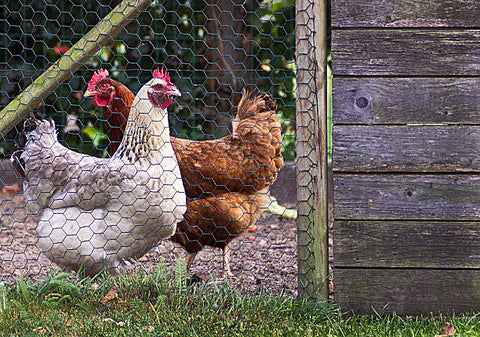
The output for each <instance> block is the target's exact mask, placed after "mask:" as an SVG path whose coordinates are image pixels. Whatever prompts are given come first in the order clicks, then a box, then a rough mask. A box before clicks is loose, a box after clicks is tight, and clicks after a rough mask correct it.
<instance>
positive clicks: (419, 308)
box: [334, 268, 480, 315]
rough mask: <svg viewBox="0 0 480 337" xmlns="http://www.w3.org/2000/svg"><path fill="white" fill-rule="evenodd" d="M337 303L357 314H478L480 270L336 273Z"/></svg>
mask: <svg viewBox="0 0 480 337" xmlns="http://www.w3.org/2000/svg"><path fill="white" fill-rule="evenodd" d="M334 280H335V302H336V303H338V304H340V306H341V308H342V309H343V310H349V309H353V310H354V311H355V313H357V314H371V313H373V310H372V307H374V308H375V309H376V310H377V311H382V309H384V310H385V311H384V312H390V313H391V312H393V311H395V312H396V313H397V314H399V315H420V314H430V312H433V313H438V312H442V313H449V314H452V313H453V312H457V313H459V312H474V311H475V312H476V311H478V303H480V287H479V284H480V270H435V269H434V270H432V269H350V268H348V269H335V272H334Z"/></svg>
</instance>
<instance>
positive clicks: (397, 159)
mask: <svg viewBox="0 0 480 337" xmlns="http://www.w3.org/2000/svg"><path fill="white" fill-rule="evenodd" d="M332 136H333V137H332V138H333V167H334V170H335V171H357V172H382V171H384V172H460V171H464V172H479V171H480V126H464V125H428V126H422V125H408V126H377V125H375V126H334V127H333V135H332Z"/></svg>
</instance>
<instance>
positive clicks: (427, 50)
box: [332, 29, 480, 77]
mask: <svg viewBox="0 0 480 337" xmlns="http://www.w3.org/2000/svg"><path fill="white" fill-rule="evenodd" d="M479 40H480V30H478V29H469V30H426V29H425V30H424V29H405V30H403V29H402V30H385V29H384V30H378V29H352V30H334V31H333V32H332V69H333V75H334V76H338V75H348V76H371V75H375V76H392V75H395V76H410V75H415V76H445V77H446V76H452V75H454V76H480V48H478V41H479Z"/></svg>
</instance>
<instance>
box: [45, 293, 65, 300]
mask: <svg viewBox="0 0 480 337" xmlns="http://www.w3.org/2000/svg"><path fill="white" fill-rule="evenodd" d="M62 296H63V295H62V294H59V293H50V294H47V295H45V299H46V300H48V299H49V298H62Z"/></svg>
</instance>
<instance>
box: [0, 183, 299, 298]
mask: <svg viewBox="0 0 480 337" xmlns="http://www.w3.org/2000/svg"><path fill="white" fill-rule="evenodd" d="M288 177H289V178H285V177H283V178H282V177H281V178H279V179H280V181H278V182H277V184H276V186H274V188H273V189H272V194H276V196H277V195H281V194H282V193H283V194H285V191H283V190H284V189H291V185H292V184H291V182H288V181H287V182H286V181H285V179H292V178H291V175H289V176H288ZM293 179H294V178H293ZM0 183H1V182H0ZM0 185H1V184H0ZM9 186H12V185H8V186H7V188H5V186H4V187H3V188H2V192H1V193H0V215H1V218H0V259H1V264H0V277H1V279H2V281H4V282H14V281H15V279H18V278H22V277H23V278H25V279H28V280H35V281H39V280H41V279H42V278H44V277H45V276H46V275H48V273H50V271H51V270H52V269H56V266H55V265H53V264H52V263H51V262H50V261H49V260H48V259H47V258H45V257H44V256H43V255H42V254H41V253H40V252H39V250H38V249H37V247H36V240H37V238H36V233H35V224H34V222H33V221H32V219H31V218H29V217H28V216H27V213H26V210H25V198H24V197H23V194H22V193H21V191H18V190H17V191H16V188H15V187H9ZM13 186H15V185H13ZM287 194H289V193H287ZM277 198H278V196H277ZM279 200H280V198H279ZM280 201H281V203H283V204H284V205H286V206H287V207H294V204H293V203H292V198H291V196H290V199H289V198H288V196H287V198H286V199H284V200H280ZM231 247H232V256H231V261H232V272H233V273H234V275H235V276H236V279H235V280H234V281H233V283H234V284H235V286H237V287H238V288H240V289H242V290H243V291H245V292H248V293H251V294H256V293H258V292H260V291H261V290H263V291H267V292H269V293H271V294H275V295H278V294H284V295H296V293H297V253H296V224H295V222H294V221H288V220H286V219H284V218H283V217H281V216H278V215H273V214H269V213H264V214H263V216H262V218H261V219H260V220H259V221H258V222H257V226H256V229H255V230H253V231H247V232H245V233H244V234H243V235H242V236H240V237H239V238H237V239H235V240H234V241H233V243H232V245H231ZM185 256H186V253H185V251H184V250H183V248H181V247H180V246H178V245H176V244H174V243H172V242H171V241H169V240H165V241H162V242H161V243H160V244H159V246H158V247H156V248H154V249H152V250H151V251H150V252H149V253H148V254H147V255H145V256H144V257H142V258H141V259H140V260H139V261H138V262H137V264H136V266H137V267H141V268H146V269H147V270H152V269H154V268H155V265H156V264H157V263H158V262H159V261H160V260H163V261H165V264H166V265H167V267H169V268H171V269H172V270H173V268H174V266H175V261H176V260H177V259H182V258H185ZM221 269H222V253H221V250H218V249H214V248H208V247H207V248H205V249H204V250H203V251H201V252H200V253H199V254H198V255H197V258H196V259H195V262H194V264H193V266H192V268H191V270H190V276H192V277H193V276H197V278H200V279H201V280H202V281H204V282H207V281H209V280H211V279H219V278H220V272H221Z"/></svg>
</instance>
